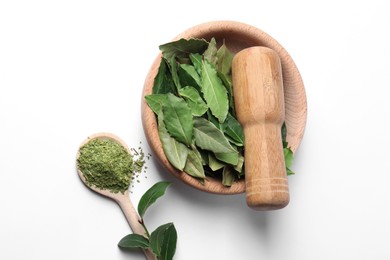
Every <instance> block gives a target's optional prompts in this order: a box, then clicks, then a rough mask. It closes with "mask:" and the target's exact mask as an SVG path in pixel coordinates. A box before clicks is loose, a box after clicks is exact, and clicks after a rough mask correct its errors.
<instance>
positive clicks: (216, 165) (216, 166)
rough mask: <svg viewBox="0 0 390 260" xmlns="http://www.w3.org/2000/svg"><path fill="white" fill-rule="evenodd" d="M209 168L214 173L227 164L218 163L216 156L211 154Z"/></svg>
mask: <svg viewBox="0 0 390 260" xmlns="http://www.w3.org/2000/svg"><path fill="white" fill-rule="evenodd" d="M208 158H209V160H208V161H209V167H210V169H211V170H213V171H218V170H220V169H222V168H223V167H224V166H225V165H226V164H225V163H222V162H221V161H218V160H217V158H215V155H214V154H213V153H209V157H208Z"/></svg>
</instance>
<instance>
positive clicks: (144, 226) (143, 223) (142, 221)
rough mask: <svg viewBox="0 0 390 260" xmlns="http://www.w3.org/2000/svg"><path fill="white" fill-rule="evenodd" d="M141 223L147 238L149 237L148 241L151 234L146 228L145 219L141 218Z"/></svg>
mask: <svg viewBox="0 0 390 260" xmlns="http://www.w3.org/2000/svg"><path fill="white" fill-rule="evenodd" d="M139 223H140V224H141V225H142V227H143V228H144V230H145V235H146V237H147V238H148V239H150V233H149V231H148V229H147V228H146V225H145V221H144V219H142V218H141V220H139Z"/></svg>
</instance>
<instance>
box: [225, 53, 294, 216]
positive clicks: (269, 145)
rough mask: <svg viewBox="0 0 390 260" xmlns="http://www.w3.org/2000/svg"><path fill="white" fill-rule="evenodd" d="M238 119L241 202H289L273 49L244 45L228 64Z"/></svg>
mask: <svg viewBox="0 0 390 260" xmlns="http://www.w3.org/2000/svg"><path fill="white" fill-rule="evenodd" d="M232 76H233V91H234V100H235V107H236V114H237V119H238V121H239V122H240V123H241V124H242V126H243V128H244V135H245V184H246V201H247V205H248V206H249V207H251V208H253V209H255V210H271V209H280V208H283V207H285V206H286V205H287V204H288V203H289V191H288V180H287V174H286V166H285V161H284V154H283V145H282V137H281V127H282V124H283V121H284V113H285V112H284V96H283V80H282V67H281V63H280V59H279V56H278V55H277V54H276V52H275V51H273V50H272V49H269V48H266V47H250V48H247V49H244V50H242V51H240V52H239V53H237V54H236V55H235V57H234V59H233V64H232Z"/></svg>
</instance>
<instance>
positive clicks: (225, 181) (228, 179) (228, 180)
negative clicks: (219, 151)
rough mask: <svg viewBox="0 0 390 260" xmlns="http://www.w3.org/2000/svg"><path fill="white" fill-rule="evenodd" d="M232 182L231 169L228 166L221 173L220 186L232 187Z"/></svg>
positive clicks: (232, 174)
mask: <svg viewBox="0 0 390 260" xmlns="http://www.w3.org/2000/svg"><path fill="white" fill-rule="evenodd" d="M233 181H234V173H233V169H232V168H231V167H230V166H225V167H224V168H223V171H222V185H223V186H226V187H230V186H232V184H233Z"/></svg>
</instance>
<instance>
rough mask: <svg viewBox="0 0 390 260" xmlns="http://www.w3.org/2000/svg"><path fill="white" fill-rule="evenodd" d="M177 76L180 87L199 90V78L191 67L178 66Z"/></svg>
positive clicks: (186, 65) (187, 65)
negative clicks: (190, 87)
mask: <svg viewBox="0 0 390 260" xmlns="http://www.w3.org/2000/svg"><path fill="white" fill-rule="evenodd" d="M178 75H179V80H180V84H181V86H192V87H195V88H196V89H200V84H201V82H200V76H199V74H198V72H196V70H195V67H194V66H193V65H189V64H180V65H179V68H178Z"/></svg>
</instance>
